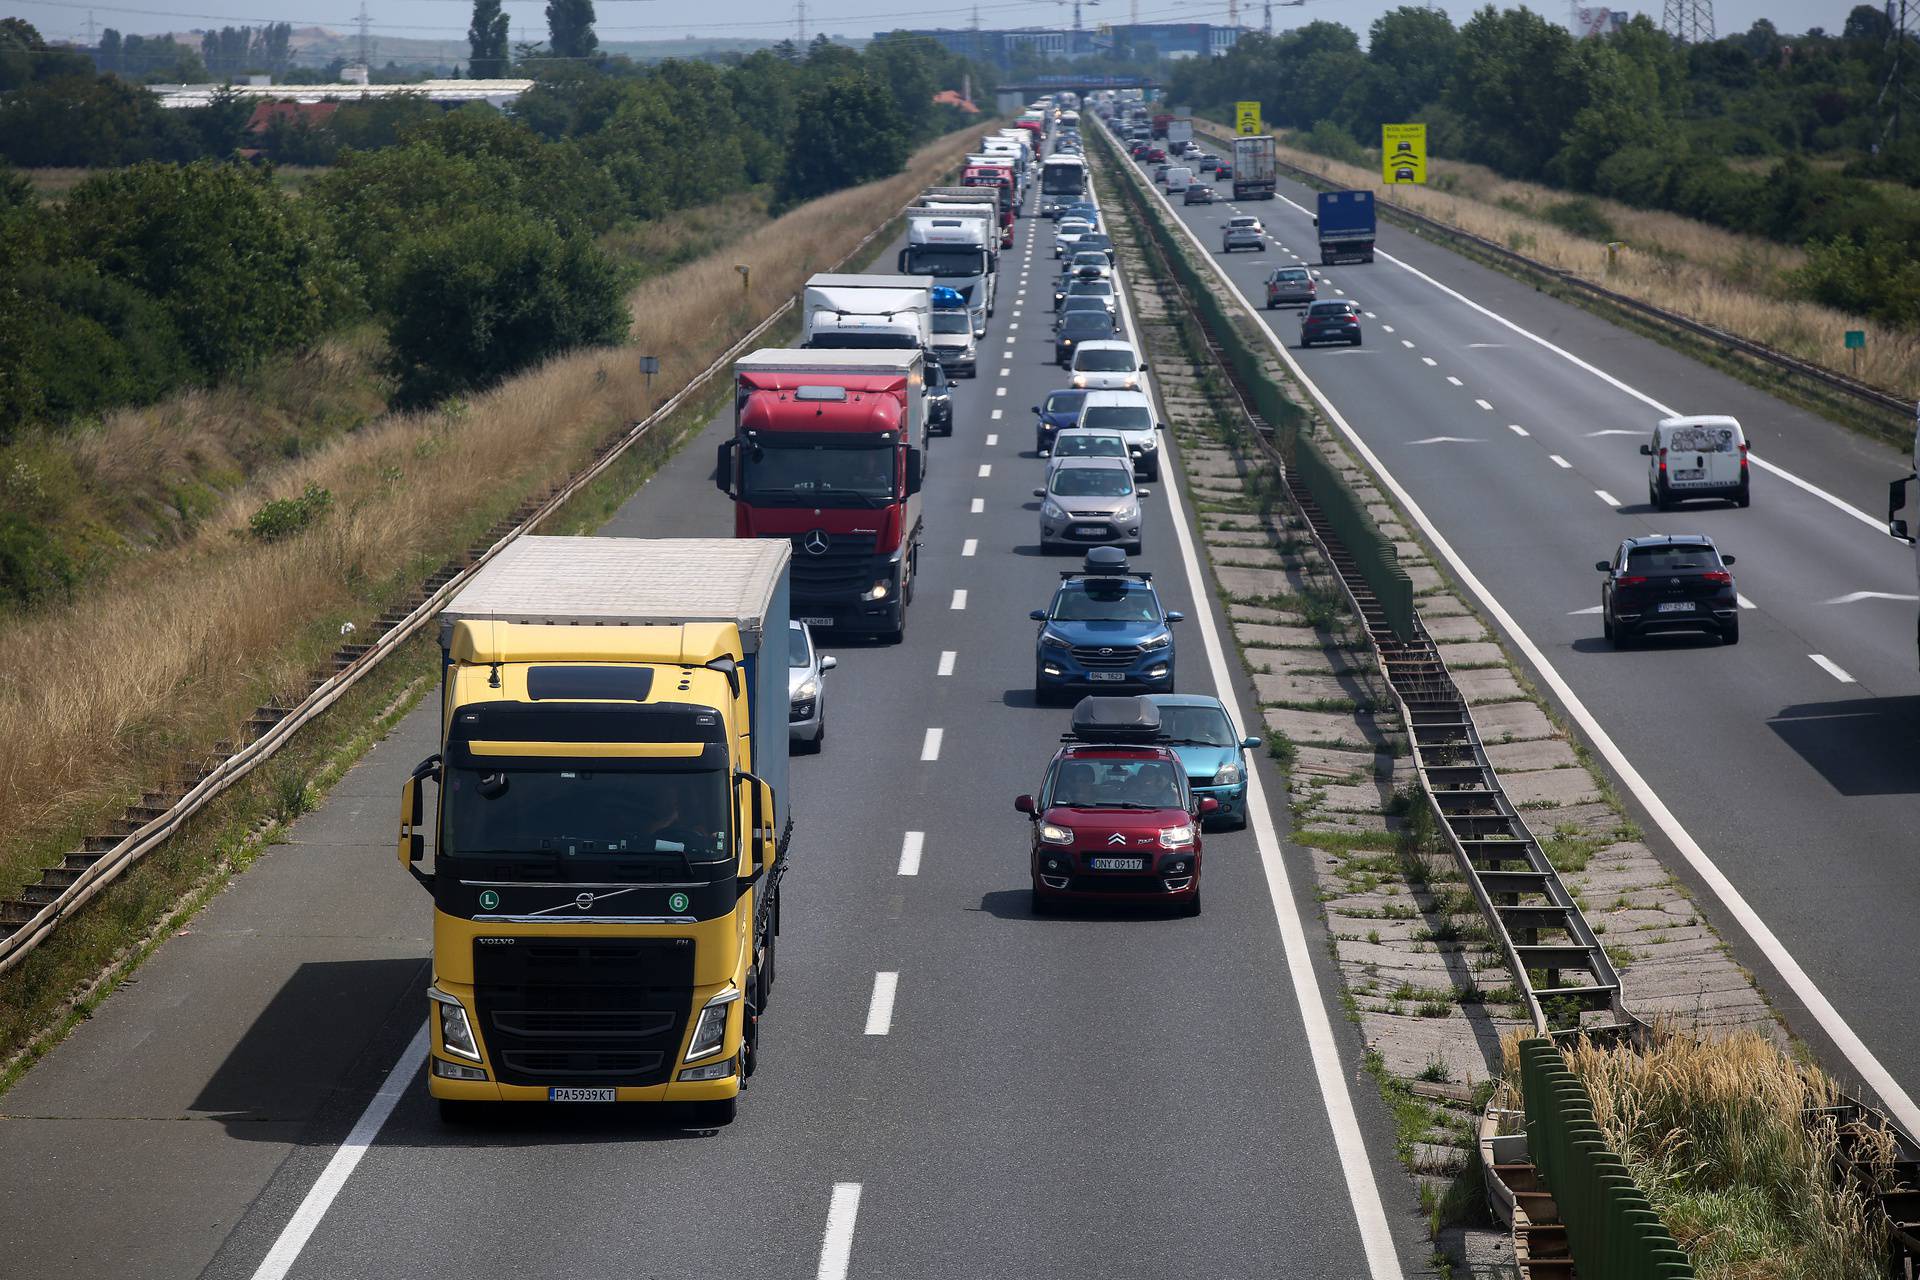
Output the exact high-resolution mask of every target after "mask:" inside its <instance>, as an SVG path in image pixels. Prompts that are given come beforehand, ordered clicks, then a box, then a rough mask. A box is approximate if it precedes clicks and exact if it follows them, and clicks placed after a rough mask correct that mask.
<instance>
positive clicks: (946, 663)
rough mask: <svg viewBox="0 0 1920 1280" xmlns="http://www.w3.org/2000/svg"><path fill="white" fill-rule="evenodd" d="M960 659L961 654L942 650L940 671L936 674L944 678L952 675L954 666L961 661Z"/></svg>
mask: <svg viewBox="0 0 1920 1280" xmlns="http://www.w3.org/2000/svg"><path fill="white" fill-rule="evenodd" d="M959 659H960V654H959V652H958V651H957V650H954V649H942V650H941V651H940V670H939V671H938V672H937V673H936V674H939V675H943V676H950V675H952V674H953V664H954V663H955V662H957V661H959Z"/></svg>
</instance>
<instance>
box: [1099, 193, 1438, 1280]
mask: <svg viewBox="0 0 1920 1280" xmlns="http://www.w3.org/2000/svg"><path fill="white" fill-rule="evenodd" d="M1160 202H1161V203H1162V204H1166V197H1165V196H1160ZM1167 207H1168V209H1169V210H1171V208H1172V206H1171V205H1168V206H1167ZM1174 221H1176V222H1179V219H1178V218H1177V217H1175V219H1174ZM1180 225H1181V226H1182V227H1183V228H1184V227H1185V226H1186V224H1185V223H1183V222H1182V223H1180ZM1187 235H1188V236H1189V237H1190V238H1191V239H1192V240H1193V242H1194V244H1195V246H1196V247H1197V248H1201V249H1202V250H1203V251H1204V246H1202V245H1200V242H1199V237H1197V236H1194V235H1193V232H1192V231H1191V229H1188V230H1187ZM1221 275H1222V276H1223V277H1224V276H1225V272H1221ZM1227 287H1228V288H1230V289H1232V290H1233V292H1234V294H1235V296H1237V297H1238V298H1239V299H1240V302H1241V305H1243V306H1245V307H1246V308H1247V309H1248V310H1249V311H1252V310H1253V309H1254V307H1253V304H1252V303H1250V302H1248V301H1247V297H1246V295H1245V294H1244V293H1241V292H1240V289H1239V287H1238V286H1237V285H1235V284H1234V283H1233V282H1232V281H1231V280H1228V281H1227ZM1122 306H1123V307H1125V302H1124V301H1123V302H1122ZM1124 314H1125V315H1126V318H1127V330H1128V332H1129V334H1131V333H1132V332H1133V314H1132V310H1131V308H1127V309H1126V310H1125V311H1124ZM1262 327H1263V328H1264V326H1262ZM1267 336H1268V340H1269V341H1270V342H1272V343H1274V345H1276V346H1278V345H1279V342H1278V339H1277V338H1276V337H1275V336H1274V334H1273V331H1272V330H1270V329H1269V330H1267ZM1283 350H1284V348H1283ZM1284 358H1285V360H1286V362H1287V364H1289V365H1290V366H1292V368H1293V370H1294V372H1295V374H1296V375H1298V374H1299V373H1300V365H1299V362H1298V361H1296V360H1294V359H1293V357H1292V353H1291V352H1286V353H1285V356H1284ZM1306 385H1308V386H1312V385H1313V384H1312V383H1307V384H1306ZM1315 394H1316V395H1317V394H1318V389H1317V388H1316V390H1315ZM1321 403H1322V404H1323V405H1327V407H1328V408H1331V407H1332V406H1331V405H1329V404H1327V401H1326V399H1325V397H1321ZM1162 492H1164V493H1165V494H1166V496H1167V505H1168V506H1169V507H1170V508H1171V509H1172V514H1173V521H1172V523H1173V533H1174V540H1175V541H1176V542H1178V543H1179V544H1180V563H1181V565H1182V567H1183V568H1184V569H1185V571H1186V575H1187V589H1188V591H1189V592H1191V593H1192V596H1193V598H1194V599H1195V600H1197V601H1202V602H1204V601H1205V600H1206V599H1207V588H1206V582H1205V579H1204V578H1203V577H1202V576H1201V572H1200V560H1199V558H1198V556H1196V555H1195V553H1194V546H1193V534H1192V532H1191V531H1190V530H1189V529H1188V527H1187V513H1186V504H1185V503H1184V502H1183V501H1182V500H1181V497H1180V486H1179V485H1177V484H1167V485H1164V486H1162ZM1194 612H1195V613H1196V614H1197V615H1198V621H1199V624H1200V641H1201V645H1202V647H1203V648H1204V649H1205V650H1206V654H1207V668H1208V670H1209V672H1210V673H1211V675H1212V676H1213V686H1214V694H1215V696H1217V697H1218V698H1219V699H1220V700H1221V701H1222V702H1224V703H1225V704H1226V705H1227V706H1228V707H1229V708H1230V709H1231V710H1232V712H1233V715H1234V716H1235V718H1236V720H1235V722H1236V723H1238V724H1254V723H1257V722H1256V721H1254V720H1252V719H1250V718H1248V716H1247V715H1246V709H1245V708H1244V707H1242V706H1241V705H1240V695H1239V691H1238V690H1237V689H1236V688H1235V687H1234V684H1233V680H1232V678H1231V677H1230V676H1229V675H1228V674H1227V657H1226V650H1225V649H1224V648H1223V647H1222V645H1221V643H1220V631H1219V628H1218V627H1216V626H1215V625H1214V621H1213V610H1212V609H1209V608H1205V607H1201V608H1196V609H1195V610H1194ZM1247 818H1248V822H1247V825H1248V826H1249V827H1251V828H1252V829H1253V833H1254V841H1255V843H1256V844H1257V845H1258V846H1259V849H1260V865H1261V867H1262V869H1263V870H1264V872H1265V874H1266V881H1267V896H1268V898H1269V899H1270V900H1271V901H1272V904H1273V915H1274V919H1275V921H1276V922H1277V923H1278V925H1279V929H1280V940H1281V945H1282V948H1283V950H1284V951H1285V953H1286V959H1287V976H1288V977H1289V978H1290V979H1291V980H1292V982H1293V995H1294V1001H1295V1003H1296V1004H1297V1005H1298V1007H1299V1009H1300V1022H1301V1025H1302V1029H1303V1030H1304V1031H1305V1033H1306V1038H1307V1047H1308V1050H1309V1051H1310V1053H1311V1054H1312V1057H1313V1073H1314V1078H1315V1080H1316V1081H1317V1083H1318V1084H1319V1086H1320V1098H1321V1101H1322V1102H1323V1103H1324V1104H1325V1106H1326V1110H1327V1122H1328V1124H1329V1126H1330V1127H1331V1128H1332V1130H1333V1145H1334V1150H1335V1151H1336V1152H1337V1153H1338V1154H1339V1157H1340V1172H1341V1174H1342V1176H1343V1177H1344V1178H1345V1179H1346V1184H1347V1197H1348V1199H1349V1201H1351V1203H1352V1205H1353V1215H1354V1221H1355V1224H1356V1225H1357V1227H1358V1228H1359V1234H1360V1245H1361V1248H1362V1249H1363V1250H1364V1251H1365V1253H1366V1256H1367V1273H1368V1275H1369V1276H1370V1277H1371V1278H1372V1280H1402V1277H1403V1275H1404V1273H1403V1272H1402V1271H1401V1270H1400V1255H1399V1253H1398V1252H1397V1251H1396V1250H1395V1247H1394V1243H1393V1232H1392V1231H1391V1230H1390V1229H1389V1228H1388V1226H1387V1211H1386V1209H1385V1207H1384V1206H1383V1205H1382V1204H1381V1201H1380V1185H1379V1182H1378V1180H1377V1178H1376V1176H1375V1174H1374V1171H1373V1165H1372V1163H1371V1162H1370V1160H1369V1159H1368V1156H1367V1143H1366V1139H1365V1138H1364V1137H1362V1136H1361V1133H1360V1119H1359V1116H1358V1114H1357V1113H1356V1112H1355V1111H1354V1108H1353V1095H1352V1094H1351V1093H1350V1092H1348V1090H1347V1075H1346V1069H1345V1068H1344V1067H1343V1066H1342V1065H1341V1062H1340V1049H1339V1045H1338V1042H1337V1041H1336V1040H1335V1039H1334V1034H1333V1020H1332V1018H1331V1016H1330V1015H1329V1014H1328V1012H1327V1005H1326V999H1325V996H1324V995H1323V994H1322V992H1321V990H1320V984H1319V981H1318V980H1317V979H1316V978H1315V977H1314V973H1313V948H1312V947H1311V946H1309V945H1308V943H1307V933H1306V928H1305V926H1304V925H1303V924H1302V923H1301V919H1300V915H1299V912H1298V911H1297V910H1296V909H1295V908H1294V905H1293V885H1292V882H1291V880H1290V878H1289V876H1288V874H1287V864H1286V861H1285V860H1284V858H1283V857H1282V855H1281V852H1280V841H1279V839H1278V837H1276V836H1275V835H1274V832H1273V819H1272V816H1271V810H1270V809H1269V808H1268V806H1267V790H1266V786H1265V784H1264V783H1263V782H1262V781H1261V778H1260V774H1259V772H1258V771H1252V772H1250V773H1249V774H1248V776H1247Z"/></svg>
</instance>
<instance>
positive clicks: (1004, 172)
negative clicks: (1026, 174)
mask: <svg viewBox="0 0 1920 1280" xmlns="http://www.w3.org/2000/svg"><path fill="white" fill-rule="evenodd" d="M960 184H961V185H962V186H967V187H993V188H995V189H996V190H998V191H999V192H1000V214H1001V217H1002V218H1003V219H1005V220H1006V222H1007V224H1008V225H1011V224H1012V221H1013V219H1014V218H1015V217H1016V216H1017V215H1018V214H1019V212H1020V210H1019V208H1018V204H1019V202H1018V201H1017V200H1016V199H1015V198H1014V195H1015V191H1016V188H1015V186H1014V184H1013V166H1012V165H1000V164H970V165H968V166H967V167H966V168H965V169H963V170H961V172H960Z"/></svg>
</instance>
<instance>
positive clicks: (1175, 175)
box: [1167, 164, 1193, 196]
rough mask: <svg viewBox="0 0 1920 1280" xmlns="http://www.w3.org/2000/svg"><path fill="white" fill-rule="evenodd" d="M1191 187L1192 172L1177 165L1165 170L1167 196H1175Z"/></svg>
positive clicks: (1183, 166) (1181, 165) (1184, 166)
mask: <svg viewBox="0 0 1920 1280" xmlns="http://www.w3.org/2000/svg"><path fill="white" fill-rule="evenodd" d="M1192 185H1193V170H1192V169H1190V168H1188V167H1187V166H1186V165H1183V164H1177V165H1174V166H1173V167H1172V168H1171V169H1168V170H1167V194H1168V195H1170V196H1177V195H1179V194H1180V193H1181V192H1182V191H1185V190H1186V189H1187V188H1188V187H1190V186H1192Z"/></svg>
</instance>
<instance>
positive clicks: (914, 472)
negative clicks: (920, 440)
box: [907, 448, 921, 498]
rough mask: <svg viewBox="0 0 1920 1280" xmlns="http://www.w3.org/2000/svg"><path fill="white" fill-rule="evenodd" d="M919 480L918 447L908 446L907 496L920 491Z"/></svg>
mask: <svg viewBox="0 0 1920 1280" xmlns="http://www.w3.org/2000/svg"><path fill="white" fill-rule="evenodd" d="M920 481H921V475H920V451H919V450H918V449H914V448H908V450H907V496H908V497H909V498H911V497H912V496H913V495H914V494H916V493H918V492H920Z"/></svg>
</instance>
